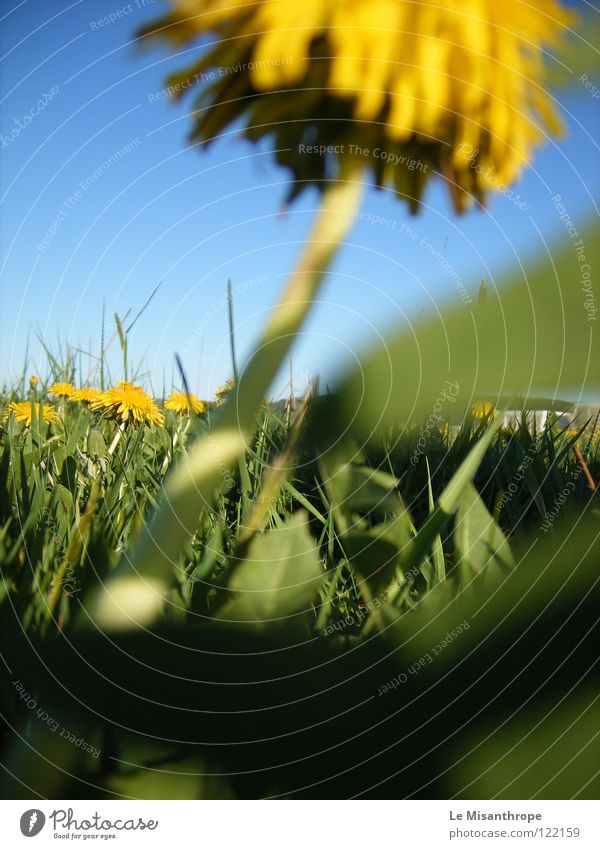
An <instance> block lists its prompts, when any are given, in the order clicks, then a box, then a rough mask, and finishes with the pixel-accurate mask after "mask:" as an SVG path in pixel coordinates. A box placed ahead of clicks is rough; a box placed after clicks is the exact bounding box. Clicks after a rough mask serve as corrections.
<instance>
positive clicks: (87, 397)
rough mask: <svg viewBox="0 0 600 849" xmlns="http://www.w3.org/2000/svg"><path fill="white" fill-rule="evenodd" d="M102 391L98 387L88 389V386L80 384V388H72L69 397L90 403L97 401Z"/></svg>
mask: <svg viewBox="0 0 600 849" xmlns="http://www.w3.org/2000/svg"><path fill="white" fill-rule="evenodd" d="M101 395H102V392H101V391H100V390H99V389H90V387H88V386H82V387H81V389H74V390H73V394H72V396H71V399H72V400H73V401H84V402H85V403H86V404H91V403H92V401H97V400H98V399H99V398H100V396H101Z"/></svg>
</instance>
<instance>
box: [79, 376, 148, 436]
mask: <svg viewBox="0 0 600 849" xmlns="http://www.w3.org/2000/svg"><path fill="white" fill-rule="evenodd" d="M90 406H91V408H92V410H102V411H103V413H104V415H105V416H106V418H112V419H116V420H117V421H118V422H119V423H121V424H127V423H129V424H147V425H157V426H159V427H160V426H162V425H163V424H164V423H165V419H164V416H163V414H162V413H161V412H160V410H159V409H158V407H157V406H156V404H155V402H154V400H153V399H152V398H151V397H150V396H149V395H147V394H146V393H145V392H144V390H143V389H142V388H141V387H140V386H134V385H133V384H132V383H126V382H125V381H120V382H119V384H118V385H117V386H113V387H112V388H111V389H107V390H106V392H101V393H100V396H99V397H98V398H97V399H96V400H95V401H92V402H91V405H90Z"/></svg>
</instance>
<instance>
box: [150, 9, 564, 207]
mask: <svg viewBox="0 0 600 849" xmlns="http://www.w3.org/2000/svg"><path fill="white" fill-rule="evenodd" d="M171 6H172V9H171V10H170V11H169V13H168V14H167V16H166V17H165V18H163V19H161V20H159V21H156V22H154V23H153V24H151V25H150V26H149V27H148V28H146V30H144V32H143V33H142V34H143V35H145V36H147V37H149V38H153V39H154V40H157V41H158V40H160V41H169V42H171V44H172V45H173V46H174V48H175V49H176V50H177V51H178V53H179V54H180V55H190V56H192V57H193V61H192V63H191V64H190V65H189V66H188V67H187V68H184V69H183V70H182V71H181V72H180V73H177V74H175V75H174V76H173V77H172V78H171V79H170V80H169V84H170V90H171V91H172V93H173V96H174V97H180V96H182V95H184V94H185V93H187V92H188V91H189V90H190V89H191V88H194V87H196V88H198V87H201V88H202V91H201V93H200V96H199V98H198V101H197V103H196V105H195V107H194V112H193V116H194V122H195V126H194V131H193V134H192V139H193V141H206V140H210V139H214V138H215V137H217V136H218V135H219V134H220V133H222V132H223V131H224V130H225V129H226V128H227V127H228V126H230V125H232V124H233V125H235V124H236V123H241V122H243V123H244V124H245V126H246V135H247V136H248V137H249V138H250V139H251V140H252V141H260V140H261V139H263V138H264V137H269V138H270V139H271V140H272V144H273V148H274V149H275V150H277V151H278V153H277V158H278V161H279V162H280V163H281V164H283V165H286V166H288V167H289V168H290V169H291V171H292V173H293V176H294V179H295V181H296V186H295V188H294V189H293V190H292V195H294V194H298V193H299V192H300V191H302V190H303V189H304V188H307V187H309V186H310V184H311V183H312V184H313V185H317V186H319V188H321V189H322V188H323V186H324V183H325V182H326V181H328V180H330V179H332V178H333V179H335V177H336V176H337V175H338V174H339V169H340V165H342V164H343V163H344V160H347V159H348V157H354V158H355V159H356V160H357V161H358V162H359V163H360V165H361V166H362V167H364V168H369V169H370V170H371V171H372V172H373V176H374V180H375V182H376V183H377V184H378V185H380V186H383V185H392V186H393V187H394V189H395V191H396V193H397V194H398V195H399V196H400V197H403V198H405V199H406V200H407V201H408V202H409V203H410V205H411V207H412V208H413V210H416V209H417V207H418V202H419V200H420V198H421V196H422V193H423V189H424V186H425V184H426V183H427V181H428V180H429V178H430V177H431V176H432V175H433V174H434V173H436V174H438V175H442V176H443V177H444V178H445V180H446V182H447V186H448V188H449V191H450V194H451V197H452V200H453V202H454V205H455V207H456V209H457V210H458V211H459V212H460V211H462V210H463V209H464V208H465V207H466V206H467V205H468V204H469V202H470V200H471V197H472V196H475V197H477V198H478V199H483V196H484V194H485V192H486V191H488V190H497V191H504V190H505V189H506V187H507V185H508V184H510V183H512V182H513V181H514V180H515V179H516V178H517V177H518V176H519V174H520V172H521V171H522V170H523V167H524V166H525V165H527V164H528V162H529V161H530V159H531V155H532V150H533V148H534V147H535V146H536V145H538V144H540V143H542V142H543V141H544V139H545V137H546V136H547V135H548V134H555V135H558V134H559V133H560V131H561V125H560V122H559V120H558V118H557V115H556V112H555V106H554V101H553V98H552V97H551V95H549V94H548V93H547V92H546V81H545V77H546V72H545V66H544V53H545V52H546V49H547V46H549V47H551V48H555V47H556V46H557V44H558V43H559V41H560V37H561V35H563V34H564V32H565V30H567V29H568V27H569V26H571V25H572V24H573V23H574V22H575V21H576V16H575V15H574V14H573V13H571V12H570V11H567V10H566V9H564V8H562V7H561V5H560V3H558V2H556V0H537V2H536V3H531V2H528V0H502V2H499V0H464V2H462V3H458V2H456V1H455V0H335V2H334V0H330V2H328V0H305V2H304V3H302V5H301V6H299V5H298V3H297V2H296V0H244V2H240V0H204V2H202V0H171ZM207 40H208V41H209V43H210V47H204V46H202V43H203V42H204V44H206V42H207ZM194 49H197V50H198V53H197V54H196V55H194V54H193V53H192V51H193V50H194ZM209 80H212V82H211V83H210V85H207V84H206V83H208V81H209Z"/></svg>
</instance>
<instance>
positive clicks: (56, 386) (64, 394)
mask: <svg viewBox="0 0 600 849" xmlns="http://www.w3.org/2000/svg"><path fill="white" fill-rule="evenodd" d="M73 392H75V389H74V387H73V384H72V383H53V384H52V386H51V387H50V389H49V390H48V394H49V395H56V396H57V397H58V398H71V397H72V395H73Z"/></svg>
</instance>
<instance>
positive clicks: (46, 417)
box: [4, 401, 58, 427]
mask: <svg viewBox="0 0 600 849" xmlns="http://www.w3.org/2000/svg"><path fill="white" fill-rule="evenodd" d="M32 406H33V407H34V408H35V417H36V419H37V420H38V421H42V422H47V423H49V424H50V423H52V422H57V421H58V413H57V412H56V410H55V409H54V407H53V406H52V405H51V404H39V403H37V402H36V403H35V404H33V405H32V403H31V401H13V402H12V403H11V404H10V405H9V408H8V410H7V411H6V412H5V413H4V418H5V419H7V418H8V417H9V415H10V414H11V413H14V415H15V419H16V420H17V421H18V422H19V424H24V425H25V426H26V427H30V426H31V418H32V409H31V408H32Z"/></svg>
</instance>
